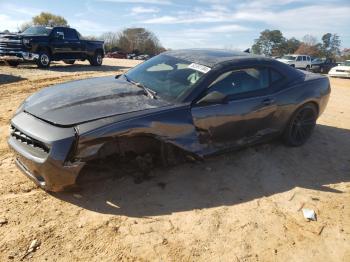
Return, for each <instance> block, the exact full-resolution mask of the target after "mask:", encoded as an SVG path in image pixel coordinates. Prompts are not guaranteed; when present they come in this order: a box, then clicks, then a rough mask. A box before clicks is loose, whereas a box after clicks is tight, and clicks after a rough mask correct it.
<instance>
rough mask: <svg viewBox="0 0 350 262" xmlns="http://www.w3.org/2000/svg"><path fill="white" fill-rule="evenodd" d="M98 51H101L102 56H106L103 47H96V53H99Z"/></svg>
mask: <svg viewBox="0 0 350 262" xmlns="http://www.w3.org/2000/svg"><path fill="white" fill-rule="evenodd" d="M97 53H101V54H102V56H103V57H104V52H103V49H102V48H98V49H96V50H95V54H97Z"/></svg>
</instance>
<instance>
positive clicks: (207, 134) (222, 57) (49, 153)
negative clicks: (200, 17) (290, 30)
mask: <svg viewBox="0 0 350 262" xmlns="http://www.w3.org/2000/svg"><path fill="white" fill-rule="evenodd" d="M116 78H117V79H116ZM329 94H330V83H329V79H328V77H325V76H322V75H318V74H308V73H306V72H302V71H300V70H296V69H294V68H292V67H290V66H288V65H286V64H283V63H281V62H278V61H276V60H274V59H270V58H264V57H261V56H253V55H249V54H247V53H243V52H234V51H227V50H199V49H194V50H176V51H169V52H165V53H162V54H160V55H158V56H156V57H153V58H151V59H149V60H148V61H145V62H144V63H141V64H139V65H138V66H136V67H134V68H132V69H130V70H129V71H128V72H126V73H125V74H123V75H119V76H118V77H114V76H107V77H99V78H91V79H86V80H80V81H74V82H68V83H64V84H60V85H56V86H51V87H48V88H45V89H42V90H41V91H39V92H37V93H35V94H33V95H32V96H30V97H29V98H27V99H26V100H25V101H24V102H23V103H22V104H21V105H20V107H19V108H18V109H17V111H16V113H15V115H14V117H13V118H12V120H11V129H10V135H9V140H8V142H9V145H10V147H11V148H12V149H13V150H14V152H15V159H16V163H17V165H18V167H19V168H20V169H21V170H22V171H23V172H24V174H25V175H26V176H28V177H29V178H30V179H32V180H33V181H34V182H35V183H37V184H38V185H39V186H41V187H42V188H44V189H46V190H51V191H59V190H63V189H65V188H67V187H68V186H71V185H74V184H75V182H76V179H77V177H78V175H79V173H80V171H81V170H82V168H83V167H84V165H85V164H86V163H88V162H89V161H92V160H95V161H96V160H97V161H100V162H101V161H103V159H105V158H110V159H111V158H114V159H115V161H117V163H123V162H120V161H135V158H136V160H137V159H139V158H144V157H147V163H149V162H151V163H163V164H164V165H167V164H168V163H169V161H170V163H171V161H172V159H174V158H176V157H177V156H178V157H179V159H183V158H182V156H186V155H189V156H193V157H195V158H199V159H202V158H204V157H207V156H210V155H213V154H217V153H224V152H227V151H228V150H233V149H238V148H241V147H242V146H248V145H253V144H256V143H261V142H263V141H268V140H270V139H272V138H279V137H282V138H283V140H284V142H285V143H286V144H287V145H289V146H301V145H303V144H304V143H305V142H306V141H307V140H308V138H309V137H310V136H311V134H312V131H313V129H314V128H315V126H316V121H317V118H318V117H319V116H320V115H321V114H322V113H323V111H324V110H325V108H326V105H327V102H328V99H329ZM311 146H312V145H311ZM118 161H119V162H118ZM140 168H145V167H144V165H143V167H140Z"/></svg>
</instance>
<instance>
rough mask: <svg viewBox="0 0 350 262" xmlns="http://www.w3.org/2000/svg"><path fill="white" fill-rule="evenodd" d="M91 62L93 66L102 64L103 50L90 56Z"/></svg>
mask: <svg viewBox="0 0 350 262" xmlns="http://www.w3.org/2000/svg"><path fill="white" fill-rule="evenodd" d="M89 62H90V65H92V66H101V65H102V62H103V54H102V52H96V53H95V54H94V56H93V57H90V58H89Z"/></svg>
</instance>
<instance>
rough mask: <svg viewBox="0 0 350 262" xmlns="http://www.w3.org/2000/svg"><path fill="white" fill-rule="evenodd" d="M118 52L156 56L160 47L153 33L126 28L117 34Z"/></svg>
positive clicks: (142, 29) (143, 29)
mask: <svg viewBox="0 0 350 262" xmlns="http://www.w3.org/2000/svg"><path fill="white" fill-rule="evenodd" d="M117 45H118V47H119V48H120V50H122V51H124V52H126V53H130V52H135V53H143V54H149V55H155V54H158V53H159V52H160V51H161V50H162V46H161V44H160V42H159V40H158V38H157V37H156V36H155V34H154V33H152V32H151V31H148V30H147V29H145V28H127V29H125V30H123V31H122V32H120V33H119V34H118V41H117Z"/></svg>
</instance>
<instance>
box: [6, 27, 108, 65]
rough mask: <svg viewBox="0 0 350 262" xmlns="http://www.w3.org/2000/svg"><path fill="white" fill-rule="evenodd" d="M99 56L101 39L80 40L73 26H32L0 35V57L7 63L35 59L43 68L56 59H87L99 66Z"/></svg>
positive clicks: (69, 61)
mask: <svg viewBox="0 0 350 262" xmlns="http://www.w3.org/2000/svg"><path fill="white" fill-rule="evenodd" d="M103 57H104V48H103V41H92V40H84V39H83V37H82V36H81V35H80V34H79V33H78V32H77V31H76V30H75V29H73V28H68V27H45V26H32V27H29V28H28V29H26V30H25V31H24V32H23V33H20V34H7V35H1V36H0V60H3V61H6V62H7V63H8V64H10V65H11V66H17V65H18V64H19V63H20V62H35V63H36V64H37V65H38V67H43V68H45V67H49V66H50V63H51V61H58V60H63V61H64V62H65V63H66V64H74V62H75V61H76V60H83V61H84V60H88V61H89V62H90V64H91V65H93V66H100V65H102V60H103Z"/></svg>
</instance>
